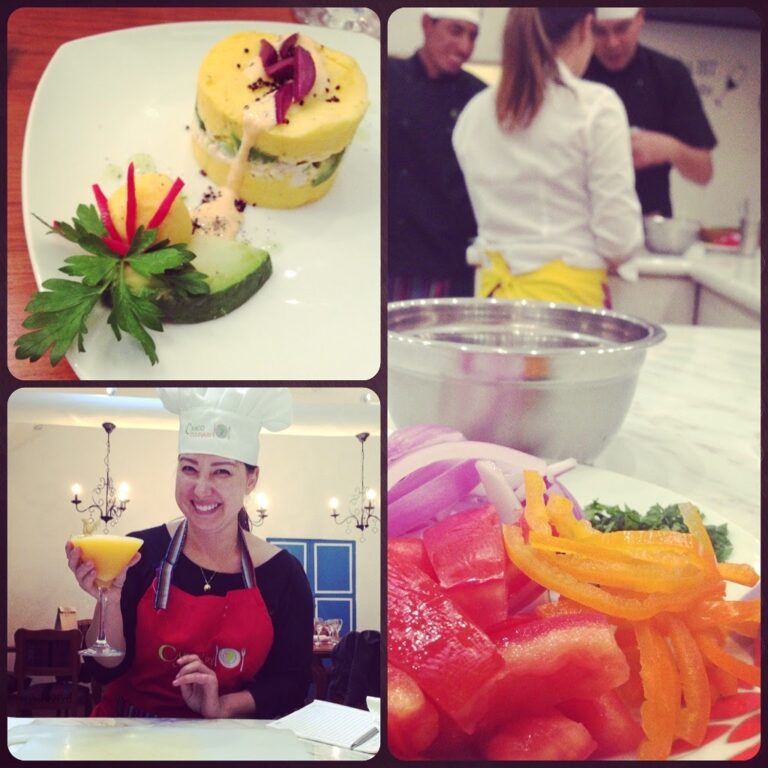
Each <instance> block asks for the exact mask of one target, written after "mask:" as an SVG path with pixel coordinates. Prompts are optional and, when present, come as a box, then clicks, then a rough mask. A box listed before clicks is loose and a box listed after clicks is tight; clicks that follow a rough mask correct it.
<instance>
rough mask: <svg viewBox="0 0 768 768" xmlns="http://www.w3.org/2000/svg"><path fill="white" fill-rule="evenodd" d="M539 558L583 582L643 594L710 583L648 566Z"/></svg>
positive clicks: (567, 557) (702, 576)
mask: <svg viewBox="0 0 768 768" xmlns="http://www.w3.org/2000/svg"><path fill="white" fill-rule="evenodd" d="M540 557H541V558H542V559H544V560H546V561H547V562H548V563H550V564H552V565H556V566H557V567H559V568H561V569H562V570H563V571H565V572H566V573H569V574H571V575H572V576H575V577H576V578H577V579H579V580H581V581H586V582H590V583H592V584H600V585H601V586H603V587H617V588H619V589H630V590H633V591H635V592H640V593H658V592H662V593H675V592H679V591H680V590H688V589H694V588H696V587H699V586H701V585H703V584H704V583H705V582H706V580H707V576H706V574H703V573H696V574H692V575H680V574H676V573H675V572H674V571H673V570H671V569H668V568H662V567H660V566H658V565H654V564H648V563H643V564H640V563H618V562H611V561H609V560H600V559H595V558H588V557H582V556H581V555H571V554H557V553H555V552H541V553H540Z"/></svg>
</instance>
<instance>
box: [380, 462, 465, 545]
mask: <svg viewBox="0 0 768 768" xmlns="http://www.w3.org/2000/svg"><path fill="white" fill-rule="evenodd" d="M479 479H480V476H479V475H478V473H477V469H476V468H475V464H474V462H472V461H465V462H462V463H460V464H456V465H454V466H452V467H450V468H449V469H447V470H445V471H444V472H442V473H440V474H438V475H436V476H434V477H433V478H432V479H431V480H429V481H427V482H426V483H423V484H422V485H420V486H419V487H418V488H415V489H414V490H412V491H411V492H410V493H408V494H405V495H403V496H400V498H398V499H397V501H395V502H394V503H390V502H389V500H388V503H387V532H388V535H389V536H403V535H405V534H406V533H410V532H412V531H415V530H417V529H419V528H421V527H423V526H424V525H425V524H426V523H428V522H429V521H430V520H431V519H432V518H433V517H434V516H435V515H436V514H437V513H438V512H440V511H441V510H444V509H447V508H448V507H450V506H451V505H452V504H455V503H456V502H457V501H459V500H460V499H462V498H464V497H465V496H466V495H467V494H468V493H469V492H470V491H471V490H472V489H473V488H474V487H475V486H476V485H477V483H478V481H479Z"/></svg>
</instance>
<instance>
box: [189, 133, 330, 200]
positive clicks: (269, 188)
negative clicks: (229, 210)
mask: <svg viewBox="0 0 768 768" xmlns="http://www.w3.org/2000/svg"><path fill="white" fill-rule="evenodd" d="M192 153H193V154H194V156H195V159H196V160H197V163H198V165H199V166H200V167H201V168H202V169H203V170H204V171H205V173H206V175H207V176H208V178H210V179H211V180H212V181H213V182H214V183H216V184H218V185H219V186H224V184H225V182H226V180H227V174H228V173H229V167H230V165H231V160H228V159H226V158H224V157H222V156H221V155H219V154H216V153H214V152H210V151H209V148H208V146H207V145H206V143H205V141H204V140H203V141H201V140H200V139H199V137H198V138H197V139H196V140H193V142H192ZM251 167H252V166H249V168H248V169H247V170H246V172H245V173H244V174H243V179H242V181H241V183H240V188H239V190H238V192H237V196H238V197H240V198H242V199H243V200H245V201H246V202H247V203H249V204H250V205H258V206H259V207H262V208H298V207H299V206H301V205H306V204H307V203H312V202H314V201H315V200H319V199H320V198H321V197H322V196H323V195H324V194H325V193H326V192H328V190H329V189H330V188H331V187H332V186H333V182H334V180H335V179H336V175H337V173H338V168H336V170H335V171H334V172H333V174H331V175H330V176H329V177H328V178H327V179H326V180H325V181H323V182H320V183H319V184H317V185H315V186H313V185H312V183H311V181H307V182H306V183H304V184H300V185H297V184H295V183H294V182H293V181H292V179H291V178H290V175H289V174H287V175H286V176H285V177H284V178H272V177H269V176H264V175H260V174H254V173H251V172H250V168H251Z"/></svg>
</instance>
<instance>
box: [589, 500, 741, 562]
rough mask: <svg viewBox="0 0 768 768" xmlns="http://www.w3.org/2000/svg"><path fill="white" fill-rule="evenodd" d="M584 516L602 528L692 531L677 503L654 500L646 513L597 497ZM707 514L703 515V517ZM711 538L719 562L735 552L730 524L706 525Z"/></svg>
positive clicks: (596, 526) (606, 529)
mask: <svg viewBox="0 0 768 768" xmlns="http://www.w3.org/2000/svg"><path fill="white" fill-rule="evenodd" d="M584 516H585V517H586V518H587V520H589V522H590V523H592V527H593V528H595V529H596V530H598V531H603V532H604V533H608V532H609V531H648V530H652V531H662V530H666V531H679V532H680V533H688V527H687V526H686V524H685V523H684V522H683V516H682V514H681V512H680V508H679V506H678V505H677V504H670V505H669V506H666V507H662V506H661V504H654V505H653V506H652V507H651V508H650V509H649V510H648V511H647V512H646V513H645V514H644V515H643V514H641V513H640V512H638V511H637V510H634V509H630V508H629V507H627V506H626V505H624V507H619V506H618V505H609V504H601V503H600V502H599V501H597V500H595V501H593V502H592V503H591V504H589V505H588V506H586V507H584ZM703 517H704V515H702V519H703ZM704 527H705V528H706V529H707V533H708V534H709V538H710V540H711V541H712V546H713V548H714V550H715V556H716V557H717V560H718V562H723V561H725V560H727V559H728V558H729V557H730V556H731V553H732V552H733V545H732V544H731V541H730V539H729V537H728V524H727V523H723V524H722V525H706V526H704Z"/></svg>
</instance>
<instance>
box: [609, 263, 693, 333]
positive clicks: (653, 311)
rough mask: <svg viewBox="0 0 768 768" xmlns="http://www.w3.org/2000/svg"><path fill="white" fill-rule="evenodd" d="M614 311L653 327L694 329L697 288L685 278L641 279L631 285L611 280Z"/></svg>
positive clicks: (649, 276) (623, 281)
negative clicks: (669, 324) (668, 324)
mask: <svg viewBox="0 0 768 768" xmlns="http://www.w3.org/2000/svg"><path fill="white" fill-rule="evenodd" d="M608 286H609V288H610V291H611V299H612V301H613V309H614V310H615V311H616V312H622V313H624V314H627V315H635V316H637V317H642V318H644V319H645V320H649V321H650V322H652V323H675V324H677V325H691V324H692V323H693V322H694V317H695V308H696V284H695V283H694V282H693V281H692V280H691V279H690V278H689V277H686V276H669V275H663V276H656V275H642V274H641V275H640V278H639V279H638V280H637V282H634V283H630V282H627V281H626V280H622V279H621V278H619V277H609V278H608Z"/></svg>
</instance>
